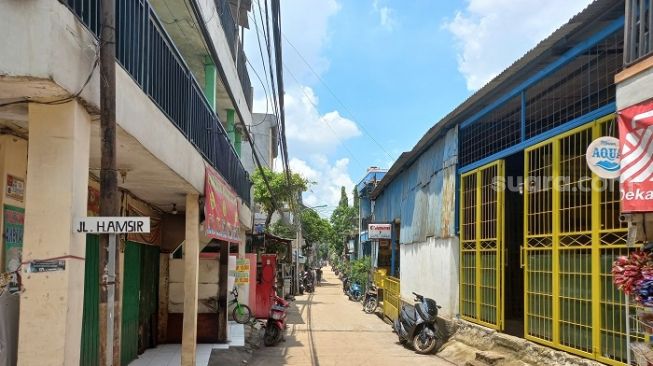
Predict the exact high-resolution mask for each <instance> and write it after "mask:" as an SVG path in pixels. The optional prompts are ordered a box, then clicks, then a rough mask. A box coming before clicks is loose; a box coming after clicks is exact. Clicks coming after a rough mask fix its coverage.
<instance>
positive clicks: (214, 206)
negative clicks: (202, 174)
mask: <svg viewBox="0 0 653 366" xmlns="http://www.w3.org/2000/svg"><path fill="white" fill-rule="evenodd" d="M204 195H205V202H204V214H205V217H206V221H205V222H204V229H205V231H206V236H208V237H209V238H214V239H218V240H224V241H228V242H234V243H237V242H239V241H240V233H239V230H240V221H239V220H238V200H237V199H236V193H235V192H234V190H233V189H232V188H231V187H230V186H229V184H227V182H226V181H225V180H224V179H223V178H222V176H221V175H220V174H219V173H218V172H216V171H215V169H213V168H212V167H210V166H208V165H207V166H206V180H205V183H204Z"/></svg>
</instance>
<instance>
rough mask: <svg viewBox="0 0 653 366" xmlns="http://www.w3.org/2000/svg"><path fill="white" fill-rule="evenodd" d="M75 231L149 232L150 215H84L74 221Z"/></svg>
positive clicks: (105, 232) (91, 232) (93, 232)
mask: <svg viewBox="0 0 653 366" xmlns="http://www.w3.org/2000/svg"><path fill="white" fill-rule="evenodd" d="M73 231H75V232H77V233H88V234H127V233H134V234H147V233H149V232H150V218H149V217H83V218H80V219H76V220H75V222H74V223H73Z"/></svg>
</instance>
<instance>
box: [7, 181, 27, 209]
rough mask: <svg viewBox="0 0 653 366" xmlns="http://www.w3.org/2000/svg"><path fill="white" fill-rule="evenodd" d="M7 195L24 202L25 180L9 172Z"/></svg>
mask: <svg viewBox="0 0 653 366" xmlns="http://www.w3.org/2000/svg"><path fill="white" fill-rule="evenodd" d="M6 193H7V197H9V198H13V199H15V200H17V201H20V202H23V198H24V197H25V180H24V179H22V178H18V177H15V176H13V175H11V174H7V192H6Z"/></svg>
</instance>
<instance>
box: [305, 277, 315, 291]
mask: <svg viewBox="0 0 653 366" xmlns="http://www.w3.org/2000/svg"><path fill="white" fill-rule="evenodd" d="M302 285H303V286H304V291H306V292H308V293H312V292H314V291H315V286H314V285H313V276H312V275H311V274H310V272H304V277H303V278H302Z"/></svg>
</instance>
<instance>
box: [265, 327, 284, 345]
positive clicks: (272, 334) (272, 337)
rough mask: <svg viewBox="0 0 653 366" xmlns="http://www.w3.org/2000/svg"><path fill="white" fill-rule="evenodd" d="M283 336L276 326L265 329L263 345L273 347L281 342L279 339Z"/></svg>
mask: <svg viewBox="0 0 653 366" xmlns="http://www.w3.org/2000/svg"><path fill="white" fill-rule="evenodd" d="M280 336H281V332H280V331H279V328H277V327H276V326H274V325H271V326H268V327H267V328H265V335H264V336H263V344H265V346H266V347H272V346H274V345H276V344H277V342H279V338H280Z"/></svg>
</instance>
